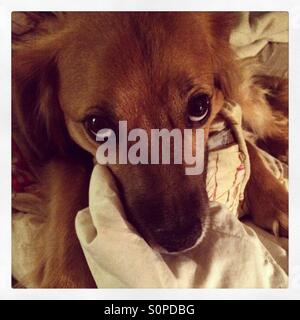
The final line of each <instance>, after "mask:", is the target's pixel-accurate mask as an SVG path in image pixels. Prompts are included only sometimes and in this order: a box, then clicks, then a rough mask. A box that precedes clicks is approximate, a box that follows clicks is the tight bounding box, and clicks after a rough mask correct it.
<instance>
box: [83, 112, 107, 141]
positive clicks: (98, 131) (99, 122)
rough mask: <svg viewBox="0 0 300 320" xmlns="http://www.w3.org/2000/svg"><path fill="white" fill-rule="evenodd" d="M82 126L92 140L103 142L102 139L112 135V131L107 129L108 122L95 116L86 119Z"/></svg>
mask: <svg viewBox="0 0 300 320" xmlns="http://www.w3.org/2000/svg"><path fill="white" fill-rule="evenodd" d="M84 125H85V128H86V130H87V132H88V134H89V135H90V136H91V137H92V138H93V139H96V138H98V139H100V140H103V139H104V138H108V137H110V136H111V135H112V133H113V130H112V129H110V128H109V127H110V124H109V123H108V121H106V120H105V119H103V118H102V117H99V116H96V115H92V116H89V117H87V119H85V121H84Z"/></svg>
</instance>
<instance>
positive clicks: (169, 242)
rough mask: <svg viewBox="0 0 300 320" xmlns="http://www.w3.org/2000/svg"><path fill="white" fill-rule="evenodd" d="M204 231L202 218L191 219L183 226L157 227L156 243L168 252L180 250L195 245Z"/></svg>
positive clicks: (154, 233)
mask: <svg viewBox="0 0 300 320" xmlns="http://www.w3.org/2000/svg"><path fill="white" fill-rule="evenodd" d="M201 233H202V226H201V222H200V219H191V220H190V221H186V223H184V224H183V225H181V226H175V227H172V228H171V229H170V228H167V227H164V228H157V229H156V230H154V231H153V235H154V237H155V240H156V243H157V244H158V245H159V246H161V247H162V248H164V249H165V250H167V251H168V252H180V251H183V250H185V249H188V248H191V247H193V246H194V245H195V243H196V242H197V240H198V239H199V238H200V236H201Z"/></svg>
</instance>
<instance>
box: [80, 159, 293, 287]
mask: <svg viewBox="0 0 300 320" xmlns="http://www.w3.org/2000/svg"><path fill="white" fill-rule="evenodd" d="M89 203H90V206H89V208H86V209H84V210H82V211H80V212H79V213H78V214H77V217H76V231H77V235H78V238H79V240H80V242H81V245H82V248H83V250H84V253H85V256H86V259H87V261H88V264H89V267H90V270H91V272H92V274H93V277H94V279H95V281H96V283H97V286H98V287H102V288H193V287H197V288H283V287H287V285H288V280H287V274H286V272H285V271H284V269H283V268H284V267H285V266H286V265H284V263H282V261H285V262H286V259H282V258H284V257H285V258H286V252H285V250H283V249H282V248H281V247H280V246H279V245H277V244H276V243H275V242H273V241H272V240H270V239H269V238H267V237H264V243H265V245H263V244H262V242H261V241H260V240H259V238H258V236H257V234H256V233H255V231H254V230H253V229H252V228H250V227H248V226H246V225H245V224H243V223H241V222H240V221H239V220H238V219H237V217H236V216H235V215H233V214H231V213H229V211H228V210H227V209H226V208H225V207H224V206H222V205H220V204H218V203H215V202H212V203H211V209H210V213H209V216H208V221H207V224H206V226H205V230H206V231H205V232H204V236H203V237H202V240H201V241H200V243H199V244H198V245H197V247H195V248H194V249H192V250H191V251H188V252H186V253H181V254H179V255H168V254H160V253H158V252H156V251H154V250H152V248H151V247H149V246H148V244H147V243H146V242H145V241H144V239H143V238H141V237H140V236H139V235H138V234H137V233H136V232H135V230H134V229H133V228H132V226H131V225H129V224H128V222H127V221H126V219H125V217H124V212H123V209H122V205H121V202H120V200H119V198H118V194H117V192H116V188H115V185H114V181H113V178H112V177H111V175H110V173H109V171H108V170H107V169H106V168H105V167H103V166H99V165H96V166H95V168H94V171H93V173H92V178H91V183H90V198H89ZM266 246H268V247H269V248H272V250H270V251H268V250H267V249H266ZM272 255H273V256H272ZM279 257H280V259H279ZM276 258H277V259H278V260H277V261H276V260H275V259H276ZM280 263H282V266H280Z"/></svg>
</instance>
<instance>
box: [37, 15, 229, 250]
mask: <svg viewBox="0 0 300 320" xmlns="http://www.w3.org/2000/svg"><path fill="white" fill-rule="evenodd" d="M221 17H222V18H223V20H224V19H225V18H226V14H224V15H223V16H222V15H221ZM221 17H220V14H219V17H218V14H207V13H206V14H205V13H202V14H199V13H198V14H192V13H185V14H184V13H69V14H66V15H64V16H63V17H62V16H61V17H60V18H56V19H58V20H59V21H55V22H53V21H52V22H49V21H47V22H42V23H41V25H42V26H43V23H44V26H43V30H44V29H46V30H48V29H51V34H52V35H51V37H52V39H49V43H55V45H54V46H55V50H54V51H55V54H53V57H54V58H53V57H52V58H51V59H52V60H51V63H53V61H54V60H55V74H56V76H55V79H56V80H55V83H56V89H57V90H56V91H57V92H56V94H57V97H56V100H55V101H56V104H57V105H58V106H59V109H60V110H61V111H62V114H63V119H64V123H65V126H66V128H67V130H68V133H69V135H70V137H71V138H72V140H73V141H75V142H76V143H77V144H78V145H79V146H81V147H82V148H83V149H85V150H87V151H88V152H90V153H91V154H92V155H93V156H95V154H96V150H97V147H98V145H99V144H98V142H96V135H95V134H96V133H97V131H98V130H100V129H103V128H111V129H113V130H115V131H117V130H116V129H117V127H118V121H121V120H126V121H127V123H128V130H130V129H133V128H141V129H145V130H146V131H147V132H150V130H151V129H154V128H156V129H162V128H166V129H169V130H171V129H174V128H179V129H181V130H183V129H186V128H194V129H196V128H203V129H204V132H205V141H207V138H208V132H209V127H210V124H211V122H212V121H213V119H214V118H215V116H216V114H217V113H218V112H219V111H220V109H221V107H222V105H223V102H224V96H225V97H226V95H227V98H228V95H230V90H232V88H231V87H232V83H231V82H232V81H233V80H232V78H230V77H228V74H227V75H226V74H225V73H224V70H225V69H226V68H228V66H229V65H230V63H232V61H231V57H230V51H229V49H228V47H227V44H226V40H227V38H228V33H229V29H230V27H231V25H232V17H229V18H228V19H227V21H228V23H227V24H226V23H225V22H224V21H223V20H222V22H220V23H222V25H218V21H221V20H218V19H221ZM51 19H54V18H51ZM225 20H226V19H225ZM60 25H62V26H60ZM60 28H62V30H61V31H59V32H58V31H56V30H57V29H58V30H59V29H60ZM52 29H53V30H52ZM57 34H58V35H59V34H61V36H57V38H58V39H54V38H55V35H57ZM50 45H51V44H50ZM42 46H44V47H43V48H44V50H45V49H46V48H45V46H46V45H45V44H42ZM218 50H220V51H221V52H218ZM45 51H46V50H45ZM44 54H45V52H44ZM46 78H47V77H46ZM51 80H52V81H54V80H53V77H51ZM46 87H47V86H46ZM45 90H46V91H47V90H48V91H47V92H48V93H47V95H48V98H49V92H50V94H55V93H54V92H53V89H52V91H51V90H49V89H46V88H45ZM47 112H51V106H49V111H47ZM129 146H130V145H129ZM108 166H109V168H110V170H111V171H112V173H113V174H114V176H115V177H116V180H117V182H118V186H119V188H120V191H121V194H122V198H123V202H124V206H125V209H126V213H127V215H128V219H129V221H131V222H132V224H133V225H134V226H135V227H136V228H137V230H138V231H139V232H140V233H141V234H142V235H143V236H144V237H145V239H146V240H148V241H149V242H151V243H154V244H156V245H159V246H160V247H162V248H164V249H165V250H167V251H171V252H177V251H181V250H184V249H187V248H189V247H191V246H193V245H194V244H195V242H196V240H197V239H198V238H199V236H200V235H201V233H202V229H203V228H202V222H203V219H202V218H203V217H204V216H205V214H206V211H207V207H208V199H207V195H206V191H205V173H204V174H202V175H200V176H199V175H198V176H189V175H185V164H182V165H174V164H173V165H172V164H170V165H130V164H127V165H118V164H116V165H108Z"/></svg>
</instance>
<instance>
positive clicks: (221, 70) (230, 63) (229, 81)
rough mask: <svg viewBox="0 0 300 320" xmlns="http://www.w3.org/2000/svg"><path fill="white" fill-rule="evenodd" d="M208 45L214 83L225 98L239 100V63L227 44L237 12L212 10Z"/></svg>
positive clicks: (238, 20)
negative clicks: (210, 50)
mask: <svg viewBox="0 0 300 320" xmlns="http://www.w3.org/2000/svg"><path fill="white" fill-rule="evenodd" d="M209 22H210V26H211V31H210V32H211V40H210V46H211V49H212V60H213V63H214V68H215V84H216V86H217V87H219V88H220V89H221V91H222V92H223V94H224V97H225V99H226V100H229V101H236V102H238V101H239V87H240V85H241V83H242V74H241V72H240V65H239V62H238V60H237V59H236V57H235V54H234V52H233V50H232V49H231V47H230V44H229V38H230V34H231V32H232V30H233V29H234V28H235V27H236V26H237V25H238V24H239V22H240V13H238V12H212V13H210V14H209Z"/></svg>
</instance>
